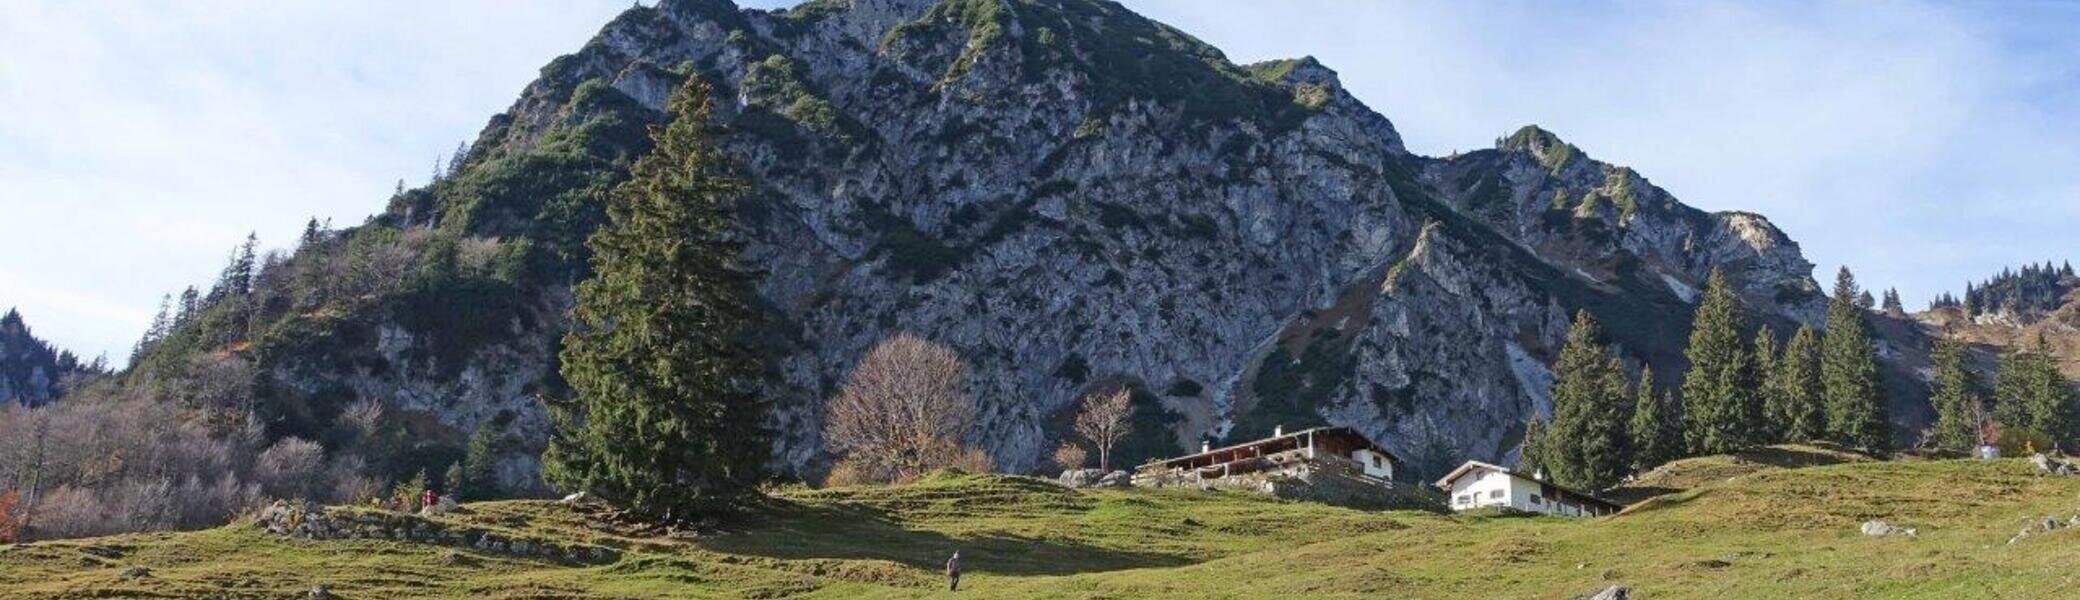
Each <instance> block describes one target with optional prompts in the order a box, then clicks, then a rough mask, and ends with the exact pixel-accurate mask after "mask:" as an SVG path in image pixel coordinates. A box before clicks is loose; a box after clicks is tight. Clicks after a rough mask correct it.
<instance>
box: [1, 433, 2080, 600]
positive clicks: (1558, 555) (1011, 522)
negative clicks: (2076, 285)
mask: <svg viewBox="0 0 2080 600" xmlns="http://www.w3.org/2000/svg"><path fill="white" fill-rule="evenodd" d="M1712 479H1713V480H1712V481H1710V482H1707V483H1703V484H1701V485H1699V486H1698V487H1696V488H1695V489H1692V490H1690V491H1687V492H1683V493H1681V494H1678V495H1674V496H1670V497H1668V498H1667V499H1665V500H1661V501H1657V502H1655V503H1654V504H1653V505H1651V506H1643V507H1636V508H1635V509H1634V510H1631V511H1628V512H1627V513H1625V514H1622V515H1619V516H1615V517H1610V518H1606V519H1600V520H1592V521H1574V520H1564V519H1557V518H1543V517H1541V518H1526V517H1465V516H1439V515H1432V514H1427V513H1413V512H1388V513H1366V512H1359V511H1351V510H1345V509H1340V508H1333V507H1327V506H1322V505H1316V504H1306V503H1292V502H1281V501H1275V500H1268V499H1262V498H1258V497H1253V496H1245V495H1234V494H1215V493H1198V492H1178V491H1148V490H1103V491H1071V490H1065V489H1062V488H1058V487H1055V486H1053V485H1051V484H1048V483H1044V482H1040V481H1036V480H1031V479H1024V478H1015V477H1001V476H963V475H947V476H938V477H935V478H931V479H928V480H926V481H923V482H920V483H918V484H914V485H910V486H901V487H871V488H846V489H834V490H820V491H808V490H794V491H786V492H782V493H779V494H778V495H777V498H778V501H777V502H776V503H775V506H774V507H772V508H770V509H768V510H767V511H765V512H764V513H763V514H761V515H760V516H758V517H756V518H754V519H751V520H750V521H749V522H747V523H746V524H743V525H740V526H738V527H735V528H734V529H732V530H731V531H728V532H724V533H715V534H707V535H703V536H699V537H690V536H677V537H673V536H662V535H656V534H638V533H630V532H618V533H617V532H615V531H613V530H612V529H611V528H606V527H602V526H599V525H597V524H594V523H590V522H588V517H587V516H586V515H584V514H581V513H579V512H576V511H573V510H571V509H569V508H566V507H562V506H559V505H555V504H549V503H541V502H495V503H484V504H475V505H470V506H468V507H467V508H468V510H469V512H468V514H463V515H455V516H452V517H440V518H439V519H440V521H441V522H442V523H443V524H447V525H450V526H461V525H474V526H479V527H486V528H491V529H494V530H497V531H500V532H502V533H504V534H507V535H511V536H514V537H531V538H536V539H540V540H545V541H552V542H555V543H599V544H605V545H609V546H614V547H618V548H620V549H621V551H622V553H621V554H620V555H619V556H618V557H617V558H616V559H614V560H613V561H612V562H608V563H605V564H596V565H575V564H567V563H560V562H552V561H548V560H527V559H516V558H510V557H502V556H498V555H491V554H483V553H478V552H476V551H473V550H461V551H455V552H454V553H455V556H453V557H449V556H447V555H448V554H450V552H451V550H450V549H449V548H447V547H443V546H434V545H426V544H413V543H402V542H394V541H371V540H357V541H334V542H298V541H286V540H282V539H280V538H274V537H270V536H267V535H264V534H262V533H260V532H259V531H258V530H257V529H255V528H253V527H251V526H247V525H233V526H230V527H225V528H221V529H215V530H209V531H202V532H195V533H181V534H152V535H131V536H118V537H111V538H100V539H89V540H76V541H67V542H52V543H39V544H35V545H30V546H15V547H0V595H6V596H9V597H32V598H43V597H77V596H131V597H139V596H196V595H211V594H224V595H231V596H247V597H278V596H284V595H290V594H298V593H302V592H303V591H304V590H306V589H308V588H309V587H310V586H311V585H312V584H314V583H324V584H326V585H328V586H330V588H331V589H332V590H333V591H334V592H335V593H336V594H338V595H339V596H340V597H344V598H404V597H480V598H540V597H598V598H664V597H674V598H683V597H696V598H708V597H718V598H733V597H757V598H782V597H789V598H793V597H800V598H910V597H930V596H941V595H944V594H945V592H944V591H943V590H941V589H939V588H938V586H939V585H941V584H942V583H943V582H942V581H941V580H940V579H939V576H938V574H937V572H938V570H939V568H940V564H941V562H940V561H942V560H943V559H944V556H945V555H946V554H947V553H948V552H950V551H952V550H953V549H955V548H959V549H961V550H962V554H963V556H964V558H965V560H966V562H967V565H968V567H969V573H970V577H969V578H968V580H967V581H965V582H964V583H965V586H964V587H966V588H967V589H966V590H964V591H962V592H961V596H962V597H973V598H1146V597H1154V598H1250V597H1321V598H1359V597H1366V598H1374V597H1396V598H1401V597H1408V598H1444V597H1455V598H1456V597H1508V598H1569V597H1573V596H1576V595H1582V594H1587V593H1589V592H1593V591H1595V590H1596V589H1599V588H1601V587H1603V586H1605V585H1609V584H1612V583H1622V584H1626V585H1630V586H1632V587H1633V588H1634V590H1635V592H1636V593H1638V594H1640V595H1641V596H1642V597H1647V598H1787V597H1798V598H1982V597H1983V598H1994V597H2001V598H2038V597H2061V595H2062V594H2071V593H2073V592H2074V589H2073V584H2072V583H2070V582H2069V581H2068V580H2066V579H2065V578H2064V577H2063V574H2065V573H2068V572H2071V570H2072V569H2073V568H2074V567H2075V566H2080V545H2076V544H2074V543H2073V542H2074V539H2073V537H2072V536H2074V535H2080V533H2075V532H2073V531H2064V530H2062V531H2059V532H2056V533H2052V534H2045V535H2034V536H2031V537H2028V538H2025V539H2022V540H2021V541H2019V542H2016V543H2014V544H2008V543H2007V540H2008V538H2009V536H2011V535H2013V534H2014V532H2015V531H2016V530H2017V528H2019V527H2020V526H2021V525H2022V524H2024V523H2025V522H2027V521H2029V520H2031V519H2033V518H2040V517H2042V516H2045V515H2070V514H2072V513H2073V512H2074V510H2075V498H2076V496H2080V479H2066V478H2044V477H2039V476H2036V475H2034V474H2033V472H2032V471H2031V469H2030V467H2029V466H2028V465H2026V464H2025V463H2023V462H2022V461H2019V460H2007V461H1998V462H1973V461H1929V462H1852V463H1843V464H1834V465H1826V466H1817V467H1807V468H1786V469H1768V470H1762V471H1756V472H1753V473H1749V474H1746V475H1740V476H1736V477H1732V478H1730V479H1722V478H1717V477H1714V478H1712ZM1874 518H1876V519H1886V520H1888V521H1891V522H1893V523H1895V524H1899V525H1903V526H1908V527H1917V528H1919V530H1920V536H1919V537H1918V538H1912V539H1909V538H1900V537H1889V538H1869V537H1865V536H1863V535H1861V534H1860V533H1858V531H1857V526H1858V524H1859V523H1861V522H1862V521H1864V520H1866V519H1874ZM90 549H92V550H93V551H95V552H101V553H103V554H110V553H109V552H107V550H114V551H116V552H120V553H121V556H120V557H119V558H113V559H111V558H105V557H102V556H97V555H95V554H91V553H89V552H88V550H90ZM131 566H143V567H146V568H148V569H149V570H150V574H149V575H147V576H144V577H132V578H126V577H124V576H123V575H122V573H123V571H124V570H125V569H127V568H129V567H131Z"/></svg>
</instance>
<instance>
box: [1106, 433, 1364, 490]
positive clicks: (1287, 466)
mask: <svg viewBox="0 0 2080 600" xmlns="http://www.w3.org/2000/svg"><path fill="white" fill-rule="evenodd" d="M1398 462H1399V459H1397V458H1395V457H1394V455H1393V454H1392V453H1389V452H1387V450H1386V449H1385V448H1381V447H1380V446H1379V445H1378V444H1374V443H1372V441H1371V440H1369V439H1366V438H1365V436H1364V435H1361V434H1359V433H1358V432H1356V431H1353V430H1351V429H1349V428H1345V427H1316V428H1313V429H1305V430H1301V431H1295V432H1292V433H1287V432H1286V431H1285V430H1284V428H1283V427H1281V428H1278V429H1276V430H1274V431H1273V432H1272V434H1271V437H1268V438H1264V439H1260V440H1255V441H1250V442H1244V443H1241V444H1236V445H1233V446H1226V447H1222V448H1210V447H1206V446H1203V445H1202V446H1201V447H1200V452H1199V453H1197V454H1191V455H1186V456H1179V457H1177V458H1172V459H1168V460H1159V461H1154V462H1150V463H1148V464H1145V465H1142V466H1141V467H1140V468H1138V469H1136V470H1135V472H1134V485H1136V486H1148V487H1196V488H1203V489H1213V488H1223V489H1239V490H1249V491H1257V492H1263V493H1267V494H1272V495H1276V496H1283V497H1301V498H1312V499H1319V500H1324V501H1332V502H1335V501H1342V500H1350V501H1354V502H1355V501H1360V500H1362V499H1363V497H1367V496H1384V495H1385V494H1384V493H1383V492H1384V490H1387V489H1390V488H1392V487H1393V482H1394V471H1395V468H1396V464H1397V463H1398Z"/></svg>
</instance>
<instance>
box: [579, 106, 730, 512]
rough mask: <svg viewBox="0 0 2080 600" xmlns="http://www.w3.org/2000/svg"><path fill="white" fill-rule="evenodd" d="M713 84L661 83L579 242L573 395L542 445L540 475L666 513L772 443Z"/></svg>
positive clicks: (712, 502) (685, 505) (700, 495)
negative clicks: (631, 149)
mask: <svg viewBox="0 0 2080 600" xmlns="http://www.w3.org/2000/svg"><path fill="white" fill-rule="evenodd" d="M708 95H709V88H708V86H707V85H706V84H705V83H702V82H701V81H700V80H699V78H697V77H696V78H689V79H688V80H687V82H686V84H685V85H683V86H681V87H680V88H679V89H678V91H677V92H675V93H674V94H673V95H672V97H671V99H670V101H669V102H668V104H667V107H666V108H667V118H668V124H667V125H665V126H663V127H662V128H659V127H652V131H651V136H652V141H653V142H654V144H655V147H654V148H653V149H652V150H651V151H650V152H649V153H648V154H646V155H644V156H643V158H641V159H639V160H638V161H636V164H635V166H634V167H632V168H631V172H630V179H629V180H628V181H627V182H625V183H623V184H621V185H620V186H619V187H617V188H615V189H614V191H613V193H612V194H611V196H610V197H609V198H608V201H607V217H608V222H607V224H606V225H604V226H603V227H602V228H601V229H600V230H599V231H598V232H596V233H594V234H593V236H592V237H591V239H589V240H588V241H587V242H586V246H587V248H589V249H590V250H591V251H592V271H593V276H592V278H590V279H588V280H586V281H584V282H582V283H580V284H579V285H578V286H577V288H576V296H577V305H576V307H575V308H574V309H573V310H572V324H571V327H572V330H571V333H570V334H569V335H567V336H566V337H565V338H564V347H563V352H562V354H561V362H562V373H563V377H564V379H565V380H567V381H568V382H569V383H570V388H571V392H572V394H573V397H572V398H570V399H568V400H560V401H552V402H551V403H550V408H551V409H552V410H551V416H552V418H553V419H554V424H555V430H554V432H553V434H552V435H551V439H550V445H549V448H548V450H547V451H546V452H545V453H544V454H543V463H544V464H543V474H544V475H545V476H546V477H547V478H548V480H549V481H550V482H551V483H553V484H555V485H558V486H560V487H563V488H565V489H574V490H584V491H587V492H589V493H591V494H593V495H595V496H597V497H599V498H601V499H604V500H607V501H609V502H613V503H616V504H619V505H622V506H624V507H626V508H628V509H629V510H630V511H631V512H633V513H636V514H639V515H645V516H650V517H661V518H663V519H665V520H667V521H671V520H683V519H687V518H693V517H696V516H700V515H703V514H712V513H713V512H714V511H717V510H722V509H726V508H728V507H729V506H730V505H731V503H732V502H734V501H735V500H737V499H739V498H741V497H742V496H743V495H745V494H747V493H750V491H751V490H752V486H753V485H754V484H756V483H757V482H758V480H759V479H760V477H761V472H760V466H761V464H762V463H763V462H764V461H765V459H766V458H767V456H768V455H769V453H770V452H771V448H770V443H769V442H768V441H767V434H766V432H765V431H764V430H763V427H762V426H761V422H762V419H763V417H764V416H765V410H764V406H763V402H762V401H761V398H760V397H759V395H758V383H759V380H760V378H761V377H762V376H763V374H764V372H765V369H764V365H763V359H762V357H761V356H760V355H759V354H758V353H757V352H756V351H755V350H754V348H753V346H752V345H751V343H750V340H749V339H748V334H749V333H750V332H751V331H752V328H753V327H754V324H755V322H756V320H757V319H758V317H759V315H758V312H757V310H756V309H755V307H754V304H753V302H754V296H753V294H754V292H753V287H752V286H753V283H754V278H755V275H754V274H753V273H752V272H750V271H748V270H747V269H746V268H745V267H744V266H743V265H742V264H741V260H742V253H743V242H742V241H741V234H740V233H739V231H740V230H739V229H738V227H739V226H740V224H739V223H738V222H737V214H736V213H737V208H738V207H737V202H738V200H739V198H740V197H741V195H742V192H743V191H744V189H745V184H744V183H742V182H740V181H738V180H736V179H734V178H732V177H731V176H730V175H729V174H728V169H727V167H726V164H725V159H724V157H723V155H722V154H721V153H720V152H719V151H718V150H717V149H716V148H715V146H714V143H713V137H712V135H713V134H712V133H711V132H710V125H709V121H710V115H711V111H712V105H711V104H710V101H709V98H708Z"/></svg>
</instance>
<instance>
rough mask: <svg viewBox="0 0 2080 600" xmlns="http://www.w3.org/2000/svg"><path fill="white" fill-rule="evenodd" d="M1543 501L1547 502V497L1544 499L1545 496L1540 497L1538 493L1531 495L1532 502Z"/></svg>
mask: <svg viewBox="0 0 2080 600" xmlns="http://www.w3.org/2000/svg"><path fill="white" fill-rule="evenodd" d="M1541 502H1545V499H1544V498H1540V497H1538V494H1532V495H1531V503H1532V504H1538V503H1541Z"/></svg>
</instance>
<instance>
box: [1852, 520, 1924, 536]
mask: <svg viewBox="0 0 2080 600" xmlns="http://www.w3.org/2000/svg"><path fill="white" fill-rule="evenodd" d="M1863 534H1864V535H1868V536H1871V537H1885V536H1890V535H1898V536H1905V537H1918V536H1919V534H1920V532H1918V531H1915V529H1914V528H1912V527H1900V526H1897V525H1893V524H1891V523H1887V522H1884V521H1879V520H1870V521H1864V522H1863Z"/></svg>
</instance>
